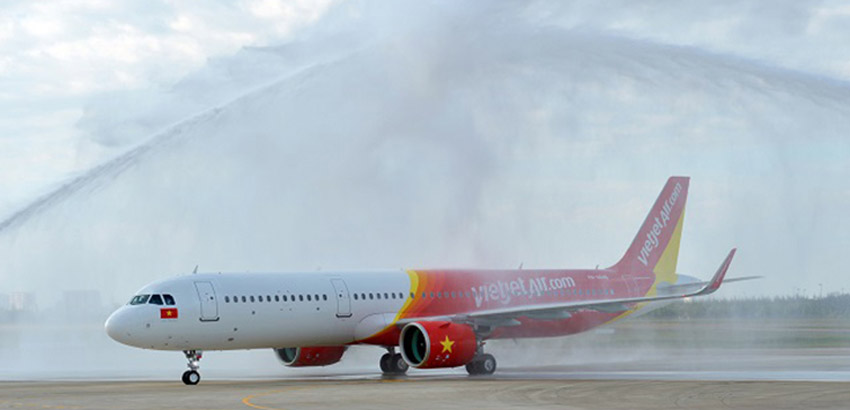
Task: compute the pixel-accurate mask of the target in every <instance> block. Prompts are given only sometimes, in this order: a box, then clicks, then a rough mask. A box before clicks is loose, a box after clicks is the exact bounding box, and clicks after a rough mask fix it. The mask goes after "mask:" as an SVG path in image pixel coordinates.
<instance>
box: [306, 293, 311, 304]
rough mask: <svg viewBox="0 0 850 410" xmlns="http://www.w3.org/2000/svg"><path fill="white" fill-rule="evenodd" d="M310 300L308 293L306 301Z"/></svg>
mask: <svg viewBox="0 0 850 410" xmlns="http://www.w3.org/2000/svg"><path fill="white" fill-rule="evenodd" d="M310 300H311V299H310V295H309V294H308V295H307V301H308V302H310Z"/></svg>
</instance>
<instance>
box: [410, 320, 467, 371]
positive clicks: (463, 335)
mask: <svg viewBox="0 0 850 410" xmlns="http://www.w3.org/2000/svg"><path fill="white" fill-rule="evenodd" d="M399 347H400V350H401V355H402V357H403V358H404V360H405V361H406V362H407V363H408V364H409V365H411V366H413V367H416V368H419V369H425V368H433V367H456V366H463V365H465V364H467V363H469V362H470V361H472V358H473V357H474V356H475V351H476V348H477V342H476V340H475V332H473V331H472V328H471V327H469V326H468V325H462V324H457V323H452V322H443V321H433V322H413V323H408V324H407V325H405V326H404V328H402V329H401V336H399Z"/></svg>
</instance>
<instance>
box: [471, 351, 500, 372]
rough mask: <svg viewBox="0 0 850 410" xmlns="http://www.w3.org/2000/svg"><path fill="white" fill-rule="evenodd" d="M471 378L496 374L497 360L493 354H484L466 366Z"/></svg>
mask: <svg viewBox="0 0 850 410" xmlns="http://www.w3.org/2000/svg"><path fill="white" fill-rule="evenodd" d="M466 371H467V372H468V373H469V375H470V376H478V375H490V374H493V373H495V372H496V358H495V357H493V355H491V354H483V355H481V356H479V357H476V358H475V359H473V360H472V361H471V362H469V363H467V364H466Z"/></svg>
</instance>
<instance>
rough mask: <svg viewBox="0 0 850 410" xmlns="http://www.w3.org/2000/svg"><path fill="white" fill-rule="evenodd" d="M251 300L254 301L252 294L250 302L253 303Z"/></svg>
mask: <svg viewBox="0 0 850 410" xmlns="http://www.w3.org/2000/svg"><path fill="white" fill-rule="evenodd" d="M253 302H254V296H253V295H251V303H253Z"/></svg>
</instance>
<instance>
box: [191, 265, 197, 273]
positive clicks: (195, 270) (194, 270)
mask: <svg viewBox="0 0 850 410" xmlns="http://www.w3.org/2000/svg"><path fill="white" fill-rule="evenodd" d="M197 273H198V265H195V269H193V270H192V274H193V275H195V274H197Z"/></svg>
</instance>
